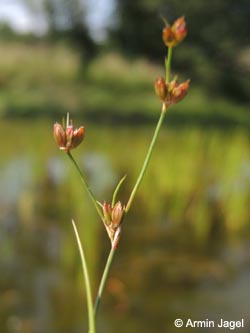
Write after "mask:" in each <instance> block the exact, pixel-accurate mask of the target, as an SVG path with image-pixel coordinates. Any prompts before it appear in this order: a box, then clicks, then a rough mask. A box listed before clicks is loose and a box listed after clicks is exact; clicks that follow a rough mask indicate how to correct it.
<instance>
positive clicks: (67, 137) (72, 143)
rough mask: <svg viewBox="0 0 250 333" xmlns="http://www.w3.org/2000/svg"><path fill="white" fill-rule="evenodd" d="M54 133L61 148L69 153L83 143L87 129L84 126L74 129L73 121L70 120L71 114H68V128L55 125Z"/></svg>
mask: <svg viewBox="0 0 250 333" xmlns="http://www.w3.org/2000/svg"><path fill="white" fill-rule="evenodd" d="M53 133H54V138H55V141H56V143H57V145H58V146H59V148H60V149H61V150H64V151H66V152H69V151H70V149H73V148H76V147H77V146H78V145H79V144H80V143H81V142H82V140H83V138H84V134H85V129H84V127H83V126H81V127H80V128H78V129H77V128H76V129H74V126H73V123H72V121H70V120H69V113H67V122H66V126H63V125H61V124H58V123H55V124H54V131H53Z"/></svg>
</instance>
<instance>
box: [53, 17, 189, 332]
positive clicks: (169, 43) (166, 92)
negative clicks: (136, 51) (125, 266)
mask: <svg viewBox="0 0 250 333" xmlns="http://www.w3.org/2000/svg"><path fill="white" fill-rule="evenodd" d="M164 22H165V27H164V29H163V32H162V39H163V42H164V44H165V46H166V47H167V49H168V52H167V56H166V59H165V71H166V73H165V78H163V77H159V78H157V79H156V81H155V92H156V95H157V96H158V97H159V98H160V100H161V102H162V108H161V112H160V116H159V120H158V123H157V124H156V127H155V130H154V133H153V137H152V140H151V143H150V145H149V148H148V151H147V154H146V157H145V160H144V162H143V164H142V168H141V171H140V173H139V175H138V178H137V180H136V182H135V185H134V187H133V188H132V191H131V194H130V196H129V198H128V200H127V202H126V203H121V202H120V201H118V200H117V194H118V192H119V189H120V187H121V186H122V183H123V182H124V180H125V177H123V178H122V179H121V180H120V182H119V183H118V185H117V187H116V189H115V191H114V193H113V196H112V201H111V202H108V201H104V202H103V203H100V202H99V201H98V200H97V198H96V197H95V195H94V193H93V192H92V190H91V188H90V186H89V185H88V182H87V179H86V177H85V174H84V172H83V171H82V170H81V169H80V167H79V166H78V164H77V162H76V160H75V159H74V157H73V155H72V154H71V150H72V149H74V148H76V147H77V146H79V145H80V144H81V142H82V141H83V139H84V135H85V128H84V127H83V126H81V127H80V128H78V129H75V128H74V126H73V123H72V120H70V117H69V114H67V119H66V124H65V122H64V121H63V123H62V124H59V123H56V124H54V138H55V141H56V143H57V145H58V146H59V148H60V150H62V151H64V152H65V153H66V154H67V156H68V157H69V159H70V161H71V162H72V164H73V166H74V168H75V169H76V171H77V172H78V174H79V177H80V180H81V182H82V184H83V186H84V188H85V189H86V191H87V193H88V195H89V198H90V200H91V202H92V204H93V206H94V208H95V210H96V212H97V215H98V216H99V218H100V220H101V222H102V223H103V225H104V228H105V229H106V231H107V235H108V237H109V239H110V243H111V248H110V253H109V255H108V257H107V262H106V265H105V268H104V272H103V275H102V277H101V280H100V285H99V288H98V292H97V295H96V299H95V302H94V299H93V293H92V288H91V283H90V279H89V273H88V265H87V260H86V258H85V254H84V250H83V246H82V243H81V240H80V236H79V233H78V229H77V226H76V223H75V222H74V220H72V225H73V230H74V233H75V237H76V241H77V245H78V248H79V253H80V257H81V263H82V270H83V276H84V282H85V288H86V298H87V308H88V319H89V333H96V327H95V323H96V316H97V313H98V310H99V305H100V301H101V298H102V294H103V290H104V287H105V284H106V280H107V277H108V274H109V271H110V267H111V264H112V260H113V258H114V255H115V253H116V252H117V249H118V244H119V240H120V237H121V234H122V228H123V226H124V224H125V220H126V217H127V215H128V213H129V210H130V208H131V206H132V204H133V202H134V199H135V196H136V193H137V191H138V190H139V187H140V185H141V182H142V180H143V178H144V175H145V172H146V170H147V167H148V165H149V162H150V159H151V156H152V152H153V150H154V146H155V143H156V140H157V137H158V134H159V132H160V129H161V126H162V123H163V120H164V118H165V115H166V113H167V110H168V109H169V107H171V106H172V105H174V104H176V103H178V102H180V101H181V100H182V99H183V98H184V97H185V96H186V94H187V92H188V89H189V80H187V81H185V82H182V83H178V81H177V77H176V76H175V77H173V78H172V75H171V60H172V55H173V49H174V48H175V47H176V46H177V45H178V44H179V43H180V42H181V41H182V40H183V39H184V38H185V36H186V34H187V28H186V22H185V19H184V17H180V18H178V19H177V20H176V21H175V22H174V23H173V25H172V26H170V25H169V24H168V23H167V21H166V20H165V19H164Z"/></svg>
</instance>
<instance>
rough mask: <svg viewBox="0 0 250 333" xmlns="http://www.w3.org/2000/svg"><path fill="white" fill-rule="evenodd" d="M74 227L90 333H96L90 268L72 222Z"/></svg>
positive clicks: (74, 225) (73, 223)
mask: <svg viewBox="0 0 250 333" xmlns="http://www.w3.org/2000/svg"><path fill="white" fill-rule="evenodd" d="M72 225H73V229H74V232H75V236H76V240H77V244H78V249H79V253H80V257H81V263H82V271H83V276H84V282H85V288H86V297H87V307H88V318H89V333H95V316H94V308H93V300H92V292H91V286H90V280H89V273H88V267H87V263H86V259H85V256H84V252H83V247H82V243H81V240H80V237H79V233H78V231H77V227H76V224H75V222H74V220H72Z"/></svg>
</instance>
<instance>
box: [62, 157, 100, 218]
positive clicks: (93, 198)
mask: <svg viewBox="0 0 250 333" xmlns="http://www.w3.org/2000/svg"><path fill="white" fill-rule="evenodd" d="M67 154H68V156H69V158H70V160H71V161H72V162H73V164H74V166H75V167H76V170H77V171H78V173H79V175H80V178H81V181H82V183H83V185H84V187H85V189H86V190H87V192H88V195H89V197H90V199H91V201H92V202H93V205H94V206H95V209H96V211H97V213H98V215H99V216H100V218H101V219H102V218H103V216H102V211H101V209H100V207H99V205H98V203H97V201H96V198H95V196H94V194H93V192H92V191H91V189H90V187H89V185H88V183H87V181H86V179H85V177H84V175H83V173H82V171H81V169H80V168H79V166H78V164H77V163H76V160H75V159H74V157H73V156H72V155H71V153H70V151H69V152H68V153H67Z"/></svg>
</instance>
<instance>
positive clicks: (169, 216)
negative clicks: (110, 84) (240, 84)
mask: <svg viewBox="0 0 250 333" xmlns="http://www.w3.org/2000/svg"><path fill="white" fill-rule="evenodd" d="M76 125H80V124H77V122H76ZM84 125H85V126H86V138H85V139H84V142H83V144H82V145H81V146H80V147H79V148H77V149H76V150H75V152H73V154H74V156H75V157H76V159H77V161H78V162H79V164H80V165H81V167H82V168H83V169H84V170H85V172H86V175H87V178H88V180H89V183H90V185H91V186H92V188H93V191H94V193H96V195H97V197H98V199H99V200H100V202H103V201H104V200H107V201H109V200H111V197H112V191H113V189H114V188H115V186H116V184H117V182H118V181H119V179H120V178H121V177H122V176H123V175H124V174H127V178H126V181H125V183H124V185H123V187H122V189H121V191H120V194H119V199H120V200H121V201H122V202H124V203H125V202H126V200H127V199H128V196H129V193H130V191H131V189H132V186H133V184H134V182H135V180H136V177H137V175H138V173H139V170H140V167H141V164H142V162H143V158H144V156H145V153H146V150H147V146H148V144H149V141H150V139H151V135H152V133H153V126H139V127H136V126H132V127H129V126H116V127H115V126H108V125H105V126H104V125H98V126H97V125H94V124H93V123H87V124H84ZM0 140H1V155H0V273H1V274H0V292H1V296H0V332H3V333H44V332H46V333H78V332H87V313H86V304H85V298H84V288H83V281H82V275H81V268H80V262H79V255H78V252H77V246H76V243H75V239H74V235H73V231H72V227H71V224H70V220H71V218H72V217H73V218H74V219H75V220H76V222H77V224H78V227H79V229H80V232H81V237H82V240H83V243H84V247H85V249H86V253H87V257H88V261H89V264H90V271H91V276H92V282H93V288H94V290H95V291H96V288H97V286H98V281H99V278H100V276H101V273H102V269H103V266H104V263H105V259H106V256H107V254H108V251H109V241H108V239H107V236H106V234H105V230H104V228H103V226H102V224H101V222H100V221H99V220H98V217H97V216H96V213H95V211H94V209H93V207H92V205H91V202H90V200H89V198H88V197H87V195H86V193H85V191H84V189H83V188H82V186H81V184H80V182H79V179H78V176H77V174H76V172H75V170H74V169H73V167H72V165H71V164H70V161H69V160H68V159H67V156H66V155H65V154H64V153H63V152H61V151H59V150H58V148H57V147H56V145H55V143H54V141H53V137H52V122H49V121H46V120H43V121H38V120H36V121H26V122H24V121H20V120H19V121H3V120H2V121H1V123H0ZM249 199H250V154H249V135H248V133H247V131H246V130H242V129H237V128H236V129H232V130H230V131H226V132H222V131H219V130H216V129H214V130H212V129H209V130H204V129H197V128H191V129H190V128H183V127H177V128H167V127H164V128H163V130H162V132H161V134H160V137H159V140H158V142H157V146H156V149H155V151H154V154H153V158H152V161H151V163H150V167H149V169H148V171H147V173H146V177H145V180H144V182H143V184H142V186H141V188H140V191H139V192H138V195H137V197H136V200H135V202H134V205H133V208H132V209H131V213H130V214H129V216H128V218H127V219H126V222H125V225H124V228H123V235H122V239H121V243H120V247H119V249H118V251H117V255H116V257H115V260H114V264H113V267H112V271H111V275H110V278H109V280H108V282H107V288H106V291H105V294H104V300H103V302H102V304H101V308H100V314H99V317H98V324H97V327H98V329H99V332H102V333H106V332H107V333H113V332H117V331H119V332H120V333H123V332H124V333H125V332H136V333H137V332H143V333H152V332H169V333H171V332H178V331H179V330H178V329H177V328H175V327H174V324H173V321H174V319H176V318H182V319H183V320H185V319H187V318H192V319H193V320H205V319H207V318H208V319H209V320H217V319H220V318H223V319H225V320H240V319H241V318H244V319H245V326H246V327H244V328H242V329H241V332H249V328H250V326H249V325H250V322H249V319H250V318H249V308H250V299H249V295H248V289H249V278H250V268H249V267H250V266H249V264H250V254H249V253H250V251H249V250H250V230H249V226H250V224H249V223H250V210H249V209H250V208H249ZM203 331H204V332H205V331H209V329H206V328H204V329H203ZM227 331H228V330H227V329H225V332H227ZM185 332H193V329H192V328H186V329H185ZM213 332H220V333H221V332H223V329H217V330H216V328H215V329H213Z"/></svg>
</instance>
